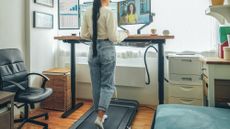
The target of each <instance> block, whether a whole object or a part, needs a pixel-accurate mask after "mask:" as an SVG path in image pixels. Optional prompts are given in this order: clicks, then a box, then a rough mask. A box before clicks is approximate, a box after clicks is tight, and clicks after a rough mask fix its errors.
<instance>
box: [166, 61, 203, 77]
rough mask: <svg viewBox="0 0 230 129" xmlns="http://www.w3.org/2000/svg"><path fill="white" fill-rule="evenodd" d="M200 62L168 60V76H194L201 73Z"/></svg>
mask: <svg viewBox="0 0 230 129" xmlns="http://www.w3.org/2000/svg"><path fill="white" fill-rule="evenodd" d="M201 69H202V62H201V61H200V60H198V59H193V58H169V73H170V74H194V75H200V74H201V73H202V70H201Z"/></svg>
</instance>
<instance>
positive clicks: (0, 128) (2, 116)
mask: <svg viewBox="0 0 230 129" xmlns="http://www.w3.org/2000/svg"><path fill="white" fill-rule="evenodd" d="M10 126H11V112H10V111H9V110H7V111H5V112H2V113H0V129H10V128H11V127H10Z"/></svg>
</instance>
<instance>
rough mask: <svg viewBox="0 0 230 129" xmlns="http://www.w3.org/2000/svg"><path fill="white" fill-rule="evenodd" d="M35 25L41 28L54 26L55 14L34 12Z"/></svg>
mask: <svg viewBox="0 0 230 129" xmlns="http://www.w3.org/2000/svg"><path fill="white" fill-rule="evenodd" d="M33 27H34V28H41V29H52V28H53V15H52V14H48V13H43V12H38V11H34V12H33Z"/></svg>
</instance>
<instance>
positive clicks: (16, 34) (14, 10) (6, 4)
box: [0, 0, 26, 58]
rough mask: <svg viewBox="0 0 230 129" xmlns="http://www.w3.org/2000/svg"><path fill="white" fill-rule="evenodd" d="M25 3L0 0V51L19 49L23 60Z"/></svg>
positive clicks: (24, 50)
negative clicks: (2, 49)
mask: <svg viewBox="0 0 230 129" xmlns="http://www.w3.org/2000/svg"><path fill="white" fill-rule="evenodd" d="M25 47H26V41H25V1H24V0H1V2H0V49H1V48H19V49H20V50H21V51H22V53H23V56H24V58H25V55H26V48H25Z"/></svg>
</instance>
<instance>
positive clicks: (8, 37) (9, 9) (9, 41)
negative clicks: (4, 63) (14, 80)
mask: <svg viewBox="0 0 230 129" xmlns="http://www.w3.org/2000/svg"><path fill="white" fill-rule="evenodd" d="M25 11H26V10H25V1H24V0H1V2H0V49H2V48H18V49H20V50H21V52H22V56H23V57H24V59H25V62H26V65H29V62H28V56H27V51H26V30H25V17H26V16H25ZM14 109H15V115H18V114H19V112H20V110H18V109H17V108H14Z"/></svg>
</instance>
